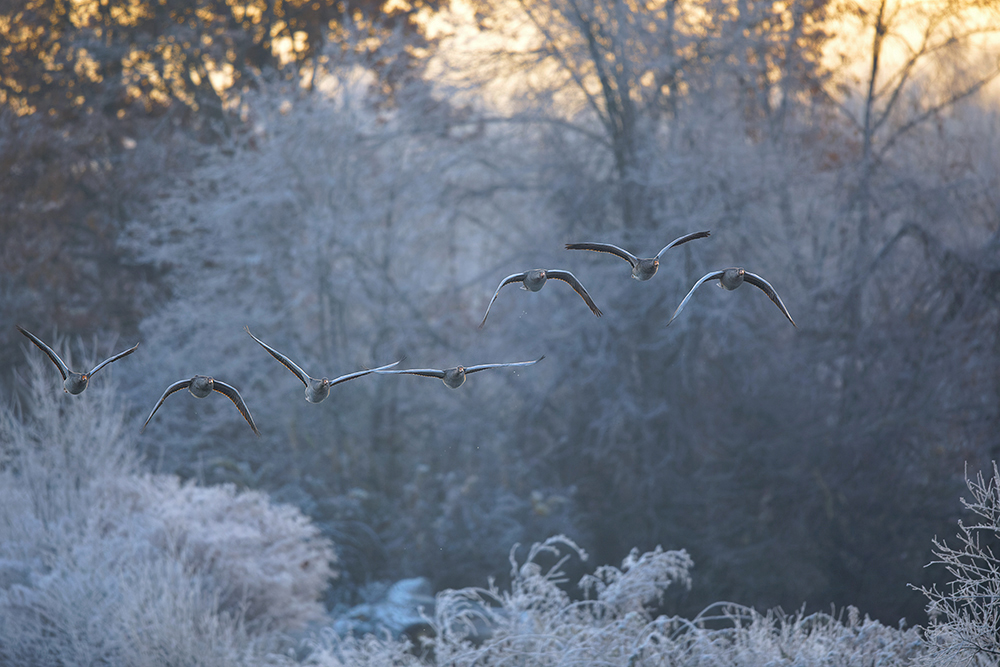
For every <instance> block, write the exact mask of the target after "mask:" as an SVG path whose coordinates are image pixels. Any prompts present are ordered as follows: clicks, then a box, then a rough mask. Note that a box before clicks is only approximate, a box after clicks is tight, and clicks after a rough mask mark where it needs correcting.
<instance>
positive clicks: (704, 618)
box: [429, 536, 923, 667]
mask: <svg viewBox="0 0 1000 667" xmlns="http://www.w3.org/2000/svg"><path fill="white" fill-rule="evenodd" d="M560 547H566V548H568V549H569V551H570V553H571V554H573V553H575V554H577V555H579V556H580V557H581V558H583V557H585V554H584V553H583V551H582V550H581V549H579V547H577V546H576V545H575V544H574V543H573V542H572V541H570V540H568V539H567V538H565V537H561V536H560V537H554V538H550V539H549V540H547V541H546V542H544V543H541V544H536V545H534V546H533V547H532V548H531V550H530V551H529V553H528V556H527V558H526V560H525V562H524V563H523V564H520V565H518V563H517V562H516V561H515V560H514V558H513V553H512V556H511V564H512V569H513V571H512V583H511V590H510V591H509V592H500V591H498V590H497V589H496V588H494V587H492V586H491V587H490V588H489V589H463V590H458V591H444V592H442V593H440V594H439V595H438V597H437V608H436V615H435V619H434V624H435V626H436V628H437V629H438V636H437V638H436V639H435V640H434V641H433V642H429V646H430V648H431V649H432V653H433V655H434V656H436V658H437V663H438V664H448V665H473V664H475V665H507V664H529V665H577V664H579V665H622V666H623V667H625V666H628V667H631V666H634V665H698V666H718V667H723V666H730V665H743V666H745V667H755V666H758V665H759V666H760V667H764V666H765V665H796V666H802V667H810V666H812V665H816V666H820V665H829V666H831V667H832V666H834V665H836V666H838V667H839V666H841V665H859V666H861V665H865V666H868V665H882V666H892V665H909V664H913V661H914V659H915V658H916V657H917V656H919V655H920V654H921V653H922V651H923V644H922V641H921V638H920V636H919V634H918V631H917V630H916V629H909V630H903V629H895V628H891V627H887V626H884V625H882V624H881V623H879V622H877V621H873V620H871V619H869V618H867V617H865V618H863V619H862V618H861V617H860V614H859V613H858V612H857V610H856V609H849V610H848V613H847V620H846V621H845V620H843V619H842V618H837V617H834V616H831V615H829V614H812V615H805V614H801V613H800V614H797V615H793V616H788V615H785V614H783V613H781V612H777V611H773V612H769V613H767V614H760V613H758V612H756V611H754V610H753V609H750V608H747V607H742V606H739V605H734V604H729V603H720V604H717V605H713V606H712V607H710V608H709V609H707V610H706V611H705V612H703V613H702V614H700V615H699V616H697V617H696V618H694V619H692V620H687V619H684V618H680V617H668V616H657V617H655V618H654V617H653V614H652V613H651V610H650V608H649V606H648V605H651V604H656V603H658V602H660V601H661V600H662V595H663V593H664V592H665V591H666V590H667V589H668V588H669V587H670V586H671V585H673V584H681V585H684V586H688V585H690V575H689V571H690V569H691V567H692V566H693V563H692V562H691V559H690V557H689V556H688V555H687V554H686V553H685V552H684V551H663V550H662V549H660V548H657V549H655V550H654V551H651V552H647V553H644V554H639V552H638V551H633V552H632V553H631V554H629V556H628V557H627V558H626V559H625V561H624V562H623V563H622V566H621V568H616V567H612V566H602V567H599V568H597V570H596V571H595V573H594V574H593V575H586V576H584V577H583V579H582V581H581V582H580V585H581V587H582V588H583V589H584V590H585V591H587V592H588V594H593V595H594V597H593V598H592V599H585V600H583V601H579V600H574V599H572V598H571V597H570V596H569V595H568V594H567V593H566V592H564V591H563V590H562V589H561V588H560V586H559V584H561V583H565V577H564V576H563V573H562V571H561V567H562V566H563V564H564V563H565V562H566V557H562V558H560V559H558V560H557V562H556V563H555V564H554V565H553V566H551V567H549V568H547V569H543V568H542V567H540V566H539V564H538V563H537V562H536V560H537V559H538V557H539V556H542V555H548V556H555V557H559V556H560V553H559V549H560Z"/></svg>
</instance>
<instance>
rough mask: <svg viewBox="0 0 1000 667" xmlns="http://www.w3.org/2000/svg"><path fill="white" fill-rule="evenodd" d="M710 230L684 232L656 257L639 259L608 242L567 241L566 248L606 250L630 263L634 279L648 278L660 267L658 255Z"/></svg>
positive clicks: (698, 237) (702, 236)
mask: <svg viewBox="0 0 1000 667" xmlns="http://www.w3.org/2000/svg"><path fill="white" fill-rule="evenodd" d="M711 234H712V233H711V232H708V231H704V232H692V233H691V234H685V235H684V236H680V237H678V238H676V239H674V240H673V241H671V242H670V243H668V244H667V245H665V246H664V247H663V250H661V251H660V252H658V253H656V257H650V258H648V259H639V258H638V257H636V256H635V255H633V254H632V253H630V252H629V251H627V250H623V249H622V248H619V247H618V246H616V245H611V244H610V243H567V244H566V249H567V250H593V251H594V252H606V253H609V254H611V255H615V256H616V257H621V258H622V259H624V260H625V261H626V262H628V263H629V264H631V265H632V277H633V278H635V279H636V280H649V279H650V278H652V277H653V276H654V275H656V270H657V269H658V268H660V255H662V254H663V253H665V252H666V251H668V250H670V249H671V248H673V247H674V246H679V245H681V244H683V243H687V242H688V241H693V240H695V239H703V238H705V237H706V236H711Z"/></svg>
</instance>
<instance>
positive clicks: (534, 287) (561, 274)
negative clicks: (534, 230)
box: [479, 269, 601, 329]
mask: <svg viewBox="0 0 1000 667" xmlns="http://www.w3.org/2000/svg"><path fill="white" fill-rule="evenodd" d="M550 279H551V280H561V281H563V282H564V283H566V284H567V285H569V286H570V287H572V288H573V289H574V290H575V291H576V293H577V294H579V295H580V297H581V298H583V300H584V302H586V304H587V305H588V306H589V307H590V310H591V312H593V313H594V315H597V316H598V317H600V316H601V309H600V308H598V307H597V304H596V303H594V300H593V299H592V298H591V297H590V294H589V293H588V292H587V290H586V288H584V286H583V284H582V283H581V282H580V281H579V280H577V278H576V276H574V275H573V274H572V273H570V272H569V271H563V270H561V269H531V270H530V271H524V272H522V273H514V274H511V275H509V276H507V277H506V278H504V279H503V280H502V281H500V285H499V286H498V287H497V289H496V291H495V292H494V293H493V298H492V299H490V303H489V305H488V306H486V314H485V315H483V321H482V322H480V323H479V328H480V329H482V328H483V326H484V325H485V324H486V318H487V317H489V316H490V308H492V307H493V302H494V301H496V300H497V297H498V296H499V295H500V290H502V289H503V288H504V287H506V286H507V285H510V284H511V283H521V289H525V290H528V291H529V292H537V291H538V290H540V289H542V288H543V287H544V286H545V283H546V282H548V281H549V280H550Z"/></svg>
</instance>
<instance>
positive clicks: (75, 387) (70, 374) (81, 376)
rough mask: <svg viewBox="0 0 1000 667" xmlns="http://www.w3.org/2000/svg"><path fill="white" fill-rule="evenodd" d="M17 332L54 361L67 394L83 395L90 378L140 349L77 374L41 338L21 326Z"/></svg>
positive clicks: (110, 358) (131, 350) (118, 355)
mask: <svg viewBox="0 0 1000 667" xmlns="http://www.w3.org/2000/svg"><path fill="white" fill-rule="evenodd" d="M15 326H17V325H15ZM17 330H18V331H20V332H21V333H23V334H24V335H25V336H27V337H28V339H29V340H30V341H31V342H32V343H34V344H35V345H37V346H38V347H39V349H41V351H42V352H44V353H45V354H47V355H48V357H49V359H51V360H52V363H54V364H55V365H56V368H58V369H59V373H60V375H62V378H63V391H65V392H66V393H67V394H80V393H83V390H84V389H86V388H87V385H89V384H90V378H91V377H93V375H94V373H96V372H97V371H99V370H101V369H102V368H104V367H105V366H107V365H108V364H110V363H111V362H112V361H118V360H119V359H121V358H122V357H125V356H128V355H130V354H132V353H133V352H135V349H136V348H137V347H139V343H136V344H135V345H133V346H132V347H130V348H129V349H127V350H125V351H124V352H119V353H118V354H116V355H115V356H113V357H109V358H107V359H105V360H104V361H102V362H101V363H99V364H97V365H96V366H94V368H93V370H91V371H90V372H89V373H77V372H75V371H71V370H70V369H69V366H67V365H66V364H65V363H64V362H63V360H62V359H60V358H59V355H58V354H56V353H55V351H54V350H53V349H52V348H51V347H49V346H48V345H46V344H45V343H43V342H42V339H41V338H39V337H38V336H36V335H35V334H33V333H31V332H30V331H28V330H26V329H22V328H21V327H20V326H17Z"/></svg>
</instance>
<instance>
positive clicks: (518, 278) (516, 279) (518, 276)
mask: <svg viewBox="0 0 1000 667" xmlns="http://www.w3.org/2000/svg"><path fill="white" fill-rule="evenodd" d="M525 275H527V274H526V273H524V272H521V273H514V274H511V275H509V276H507V277H506V278H504V279H503V281H501V283H500V286H499V287H497V291H496V292H494V293H493V298H492V299H490V304H489V305H488V306H486V314H485V315H483V321H482V322H480V323H479V328H480V329H482V328H483V325H484V324H486V318H487V317H489V316H490V308H492V307H493V302H494V301H496V300H497V296H498V295H499V294H500V290H502V289H503V288H504V287H505V286H507V285H510V284H511V283H520V282H524V276H525ZM441 377H444V376H443V375H442V376H441Z"/></svg>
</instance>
